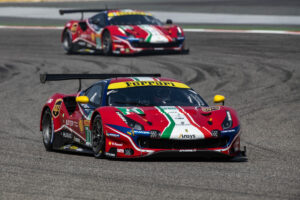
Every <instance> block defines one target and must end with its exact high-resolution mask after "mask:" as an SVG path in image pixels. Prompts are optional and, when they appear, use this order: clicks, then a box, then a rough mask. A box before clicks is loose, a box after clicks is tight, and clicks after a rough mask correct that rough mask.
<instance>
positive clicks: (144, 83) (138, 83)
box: [126, 81, 175, 87]
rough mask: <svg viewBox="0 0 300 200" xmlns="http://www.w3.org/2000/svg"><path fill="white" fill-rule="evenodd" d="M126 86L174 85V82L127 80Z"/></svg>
mask: <svg viewBox="0 0 300 200" xmlns="http://www.w3.org/2000/svg"><path fill="white" fill-rule="evenodd" d="M126 85H127V87H136V86H169V87H175V84H174V83H173V82H171V81H128V82H126Z"/></svg>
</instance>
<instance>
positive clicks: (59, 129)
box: [54, 125, 86, 142]
mask: <svg viewBox="0 0 300 200" xmlns="http://www.w3.org/2000/svg"><path fill="white" fill-rule="evenodd" d="M63 128H66V129H68V130H69V131H71V132H72V133H74V134H75V135H77V136H78V137H80V138H81V139H82V140H84V141H85V142H86V140H85V139H84V138H83V137H82V136H81V135H80V134H79V133H77V132H76V131H74V130H73V129H71V128H70V127H68V126H66V125H62V126H61V127H60V128H58V129H56V130H54V132H58V131H61V130H62V129H63Z"/></svg>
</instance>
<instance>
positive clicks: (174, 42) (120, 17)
mask: <svg viewBox="0 0 300 200" xmlns="http://www.w3.org/2000/svg"><path fill="white" fill-rule="evenodd" d="M59 12H60V14H66V13H76V12H81V14H82V19H81V20H72V21H69V22H68V23H67V24H66V25H65V27H64V30H63V32H62V36H61V42H62V43H63V47H64V49H65V50H66V52H67V53H69V54H71V53H75V52H92V53H93V52H98V51H99V52H103V53H104V54H105V55H110V54H134V53H140V52H145V51H173V52H181V53H188V50H187V49H185V46H184V40H185V36H184V32H183V30H182V28H180V27H179V26H176V25H172V20H167V24H166V25H164V24H163V23H162V22H160V21H159V20H158V19H156V18H155V17H153V16H152V15H151V14H150V13H147V12H143V11H138V10H107V9H105V10H103V9H102V10H99V9H96V10H91V9H89V10H59ZM85 12H99V13H98V14H96V15H94V16H92V17H90V18H88V19H83V13H85Z"/></svg>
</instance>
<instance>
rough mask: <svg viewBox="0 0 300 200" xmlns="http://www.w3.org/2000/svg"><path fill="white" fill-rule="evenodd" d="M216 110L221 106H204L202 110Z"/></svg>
mask: <svg viewBox="0 0 300 200" xmlns="http://www.w3.org/2000/svg"><path fill="white" fill-rule="evenodd" d="M215 110H220V106H211V107H203V108H202V111H203V112H211V111H215Z"/></svg>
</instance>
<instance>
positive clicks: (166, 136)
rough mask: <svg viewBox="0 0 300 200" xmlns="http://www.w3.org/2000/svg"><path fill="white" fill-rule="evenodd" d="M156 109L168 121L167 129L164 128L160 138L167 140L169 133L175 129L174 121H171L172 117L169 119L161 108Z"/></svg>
mask: <svg viewBox="0 0 300 200" xmlns="http://www.w3.org/2000/svg"><path fill="white" fill-rule="evenodd" d="M157 109H158V110H159V111H160V112H161V113H162V114H164V116H165V117H167V118H168V120H169V125H168V127H167V128H165V130H164V132H163V133H162V135H161V138H166V139H169V138H170V136H171V133H172V131H173V129H174V127H175V122H174V120H173V119H172V117H171V116H170V115H169V114H168V113H166V111H165V110H164V109H162V108H161V107H159V106H157Z"/></svg>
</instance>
